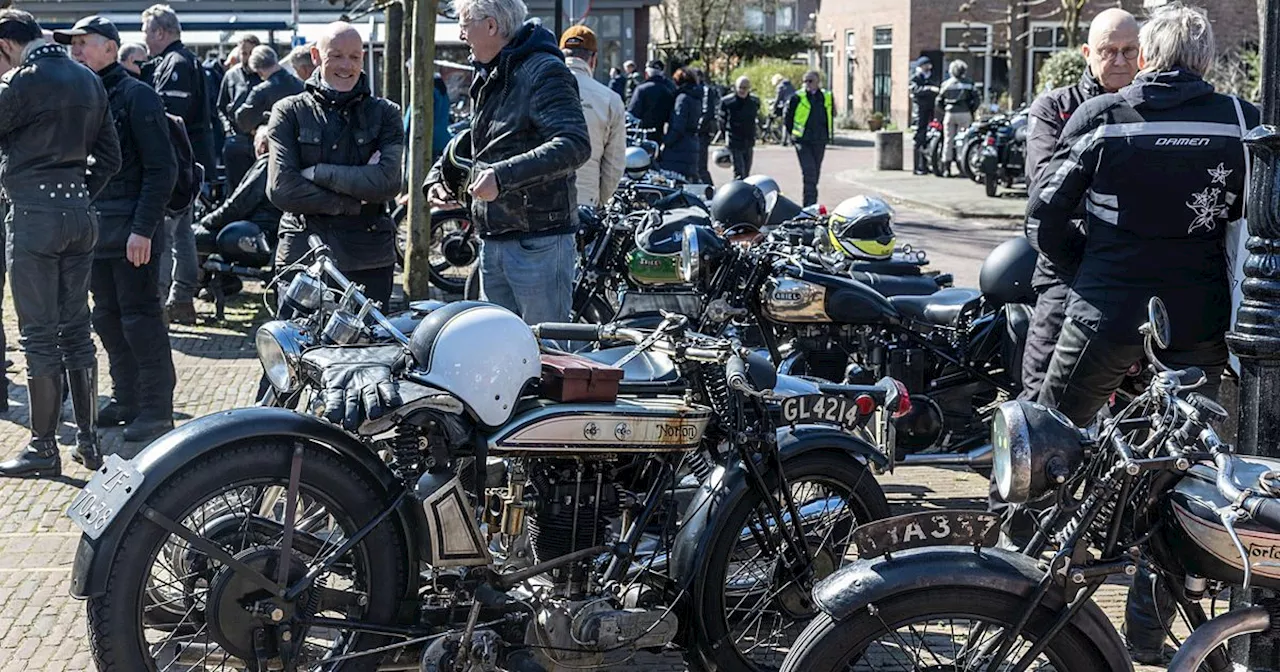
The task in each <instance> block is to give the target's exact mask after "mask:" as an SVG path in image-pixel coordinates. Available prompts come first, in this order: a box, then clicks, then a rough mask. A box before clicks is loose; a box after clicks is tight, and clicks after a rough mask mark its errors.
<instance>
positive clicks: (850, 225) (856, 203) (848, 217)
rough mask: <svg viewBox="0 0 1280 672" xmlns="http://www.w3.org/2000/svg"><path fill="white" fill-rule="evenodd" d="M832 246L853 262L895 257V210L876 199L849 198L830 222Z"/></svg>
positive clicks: (829, 235) (866, 197) (842, 203)
mask: <svg viewBox="0 0 1280 672" xmlns="http://www.w3.org/2000/svg"><path fill="white" fill-rule="evenodd" d="M827 236H828V237H829V238H830V241H831V246H832V247H834V248H835V249H836V250H838V251H839V252H840V253H841V254H843V255H844V256H846V257H849V258H850V259H876V260H878V259H888V258H889V257H891V256H893V247H894V242H895V240H894V236H893V208H890V207H889V204H888V203H885V202H884V201H882V200H880V199H878V198H876V197H874V196H854V197H853V198H847V199H845V200H844V201H843V202H841V203H840V205H837V206H836V209H835V210H833V211H832V212H831V215H830V217H829V218H828V220H827Z"/></svg>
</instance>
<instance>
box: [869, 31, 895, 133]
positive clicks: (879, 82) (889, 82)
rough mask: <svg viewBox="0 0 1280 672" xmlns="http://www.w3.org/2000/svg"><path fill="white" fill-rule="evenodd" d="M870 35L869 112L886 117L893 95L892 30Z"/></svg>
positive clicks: (888, 113)
mask: <svg viewBox="0 0 1280 672" xmlns="http://www.w3.org/2000/svg"><path fill="white" fill-rule="evenodd" d="M872 35H873V39H872V42H871V44H872V48H873V50H874V51H873V55H872V58H871V110H872V111H873V112H879V113H880V114H883V115H884V116H886V117H888V116H889V115H890V110H889V106H890V104H891V100H892V94H893V29H892V28H876V29H875V32H874V33H873V34H872Z"/></svg>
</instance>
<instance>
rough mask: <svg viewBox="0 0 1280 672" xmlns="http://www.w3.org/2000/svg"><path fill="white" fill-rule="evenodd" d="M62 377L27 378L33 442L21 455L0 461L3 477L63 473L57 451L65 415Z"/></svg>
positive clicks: (57, 474)
mask: <svg viewBox="0 0 1280 672" xmlns="http://www.w3.org/2000/svg"><path fill="white" fill-rule="evenodd" d="M62 381H63V377H62V376H60V375H59V376H32V377H29V378H27V399H28V401H29V407H30V409H31V443H29V444H27V447H26V449H25V450H23V451H22V453H21V454H20V455H18V456H17V457H15V458H13V459H12V460H9V461H8V462H3V463H0V476H16V477H19V478H34V477H38V476H48V477H55V476H61V475H62V456H61V455H60V454H59V453H58V441H57V436H56V432H57V431H58V418H59V417H60V416H61V415H62Z"/></svg>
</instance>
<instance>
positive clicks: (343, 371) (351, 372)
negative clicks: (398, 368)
mask: <svg viewBox="0 0 1280 672" xmlns="http://www.w3.org/2000/svg"><path fill="white" fill-rule="evenodd" d="M321 382H323V383H324V417H325V419H326V420H328V421H329V422H332V423H334V424H341V425H342V426H343V427H344V428H345V429H348V430H352V431H354V430H355V429H356V428H358V427H359V426H360V423H361V422H363V421H364V420H365V419H366V418H367V419H369V420H373V419H376V418H379V417H382V415H383V414H384V413H386V412H387V411H388V410H389V409H392V408H395V407H397V406H399V405H400V403H401V401H400V386H399V384H398V383H397V382H396V380H395V378H394V377H393V376H392V375H391V367H390V366H389V365H387V364H382V363H365V362H354V363H350V364H333V365H330V366H329V367H328V368H326V369H325V370H324V375H323V377H322V379H321Z"/></svg>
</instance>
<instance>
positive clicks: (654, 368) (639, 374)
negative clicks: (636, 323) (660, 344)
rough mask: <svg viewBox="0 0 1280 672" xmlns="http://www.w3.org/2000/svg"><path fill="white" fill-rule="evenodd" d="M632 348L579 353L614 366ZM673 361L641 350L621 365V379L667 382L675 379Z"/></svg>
mask: <svg viewBox="0 0 1280 672" xmlns="http://www.w3.org/2000/svg"><path fill="white" fill-rule="evenodd" d="M632 350H633V348H632V347H631V346H629V345H624V346H619V347H616V348H604V349H602V350H595V351H592V352H583V353H579V354H580V355H581V356H582V357H586V358H587V359H589V360H591V361H593V362H596V363H598V364H605V365H607V366H616V365H617V362H618V360H619V359H622V358H623V357H625V356H626V355H627V354H628V353H630V352H631V351H632ZM678 378H679V373H678V372H677V371H676V365H675V362H672V361H671V358H670V357H667V356H666V355H661V354H657V353H653V352H642V353H640V355H639V356H638V357H636V358H635V359H632V360H631V361H629V362H627V363H626V364H624V365H622V379H623V380H624V381H630V382H640V383H644V382H652V383H669V382H673V381H675V380H677V379H678Z"/></svg>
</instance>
